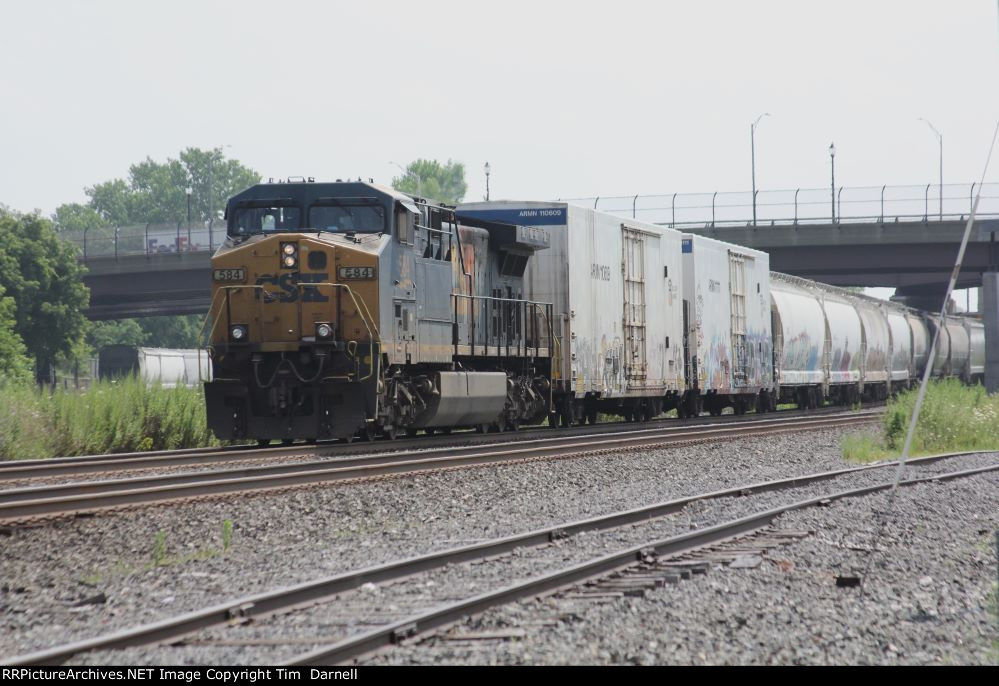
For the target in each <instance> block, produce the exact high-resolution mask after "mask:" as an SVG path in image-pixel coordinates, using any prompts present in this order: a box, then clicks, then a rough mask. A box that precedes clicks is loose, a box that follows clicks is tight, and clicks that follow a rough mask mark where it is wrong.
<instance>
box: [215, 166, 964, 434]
mask: <svg viewBox="0 0 999 686" xmlns="http://www.w3.org/2000/svg"><path fill="white" fill-rule="evenodd" d="M226 222H227V238H226V240H225V242H224V243H223V245H222V246H221V247H220V248H219V250H218V252H217V253H216V254H215V255H214V257H213V258H212V304H211V309H210V311H209V313H208V322H209V324H210V325H209V327H208V330H209V336H210V353H211V358H212V372H213V377H212V380H211V381H209V382H207V383H206V384H205V396H206V402H207V412H208V423H209V426H210V427H211V428H212V430H213V431H214V432H215V434H216V435H217V436H218V437H219V438H223V439H246V438H249V439H257V440H258V441H260V442H268V441H270V440H272V439H280V440H283V441H285V442H291V441H294V440H299V439H301V440H306V441H312V440H318V439H331V438H342V439H346V440H352V439H353V438H354V437H356V436H365V437H367V438H375V437H377V436H386V437H389V438H394V437H395V436H396V435H398V434H399V433H403V432H404V433H407V434H409V435H414V434H415V433H417V432H418V431H421V430H422V431H424V432H426V433H434V432H437V431H442V432H447V431H450V430H451V429H453V428H458V427H474V428H477V429H478V430H480V431H503V430H506V429H516V428H518V427H519V426H520V425H521V424H537V423H540V422H542V421H543V420H545V419H547V420H548V422H549V424H551V425H552V426H557V425H562V426H568V425H571V424H575V423H582V422H591V423H592V422H595V421H596V417H597V414H598V413H605V414H612V415H617V416H620V417H623V418H625V419H628V420H639V419H650V418H652V417H654V416H657V415H659V414H661V413H662V412H663V411H666V410H670V409H676V410H677V413H678V414H679V415H680V416H681V417H687V416H693V415H698V414H700V413H701V412H702V411H708V412H710V413H712V414H720V413H721V412H722V411H723V410H724V409H725V408H727V407H732V408H733V410H734V411H735V412H736V413H738V414H742V413H744V412H746V411H748V410H750V409H753V410H756V411H763V412H765V411H769V410H772V409H774V408H775V407H776V406H777V404H778V403H780V402H795V403H797V404H799V405H800V406H803V407H811V406H815V405H818V404H819V403H821V402H823V401H825V400H835V401H839V402H844V403H848V402H856V401H857V400H860V399H865V398H866V399H876V398H882V397H885V396H887V395H888V394H890V393H892V392H894V391H896V390H898V389H899V388H903V387H905V386H908V385H909V384H910V383H911V382H912V381H913V380H914V379H915V378H917V377H918V375H919V374H920V373H921V370H922V368H923V366H924V365H925V364H932V365H933V371H934V374H936V375H949V376H961V377H962V378H965V379H966V380H968V381H975V380H977V379H978V378H980V377H981V376H982V374H983V368H984V333H983V328H982V325H981V323H980V322H978V321H976V320H972V319H967V318H948V319H947V321H946V322H945V324H944V330H943V331H942V336H941V345H940V346H939V348H938V353H937V355H936V357H935V359H934V360H932V361H931V360H928V359H927V356H928V350H929V342H930V335H931V334H932V333H933V331H932V328H931V327H932V323H931V321H930V320H929V319H928V318H927V317H925V316H924V315H922V314H921V313H918V312H915V311H913V310H909V309H907V308H904V307H901V306H899V305H896V304H892V303H885V302H881V301H877V300H873V299H870V298H866V297H864V296H860V295H856V294H853V293H849V292H846V291H843V290H841V289H836V288H832V287H827V286H822V285H820V284H815V283H812V282H808V281H804V280H801V279H796V278H794V277H787V276H783V275H778V274H771V272H770V270H769V260H768V257H767V255H766V254H765V253H762V252H759V251H754V250H750V249H747V248H743V247H739V246H735V245H730V244H727V243H722V242H719V241H715V240H712V239H709V238H704V237H700V236H696V235H693V234H684V233H681V232H678V231H675V230H673V229H670V228H666V227H663V226H658V225H654V224H646V223H643V222H639V221H635V220H632V219H622V218H620V217H615V216H611V215H608V214H604V213H601V212H597V211H595V210H591V209H586V208H582V207H577V206H573V205H569V204H566V203H532V202H527V203H525V202H492V203H472V204H466V205H461V206H459V207H457V208H450V207H442V206H437V205H434V204H433V203H430V202H427V201H424V200H422V199H419V198H414V197H412V196H409V195H405V194H402V193H399V192H397V191H395V190H392V189H389V188H384V187H381V186H377V185H375V184H372V183H362V182H360V181H358V182H337V183H313V182H301V183H299V182H290V183H266V184H259V185H256V186H253V187H252V188H249V189H247V190H246V191H244V192H242V193H240V194H238V195H236V196H234V197H233V198H231V199H230V200H229V202H228V204H227V207H226Z"/></svg>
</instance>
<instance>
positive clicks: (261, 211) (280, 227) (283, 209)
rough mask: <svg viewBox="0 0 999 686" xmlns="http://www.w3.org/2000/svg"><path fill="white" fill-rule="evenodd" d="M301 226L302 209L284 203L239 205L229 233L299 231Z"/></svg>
mask: <svg viewBox="0 0 999 686" xmlns="http://www.w3.org/2000/svg"><path fill="white" fill-rule="evenodd" d="M301 228H302V212H301V210H299V208H297V207H290V206H283V205H282V206H265V207H237V208H236V209H235V211H234V212H233V216H232V219H230V220H229V235H230V236H232V237H234V238H236V237H241V236H254V235H256V234H261V233H281V232H288V231H298V230H300V229H301Z"/></svg>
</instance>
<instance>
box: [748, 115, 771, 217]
mask: <svg viewBox="0 0 999 686" xmlns="http://www.w3.org/2000/svg"><path fill="white" fill-rule="evenodd" d="M769 116H770V113H769V112H764V113H763V114H761V115H760V116H758V117H757V118H756V121H754V122H753V123H752V124H750V125H749V148H750V154H751V155H752V167H753V226H756V126H757V125H758V124H759V123H760V120H761V119H763V117H769Z"/></svg>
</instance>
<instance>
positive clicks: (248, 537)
mask: <svg viewBox="0 0 999 686" xmlns="http://www.w3.org/2000/svg"><path fill="white" fill-rule="evenodd" d="M854 431H855V429H854ZM842 433H843V432H842V431H832V430H828V431H819V432H814V433H811V434H795V435H783V436H777V437H769V438H765V439H761V438H748V439H742V440H739V441H735V442H729V443H713V444H704V445H697V446H688V447H683V448H672V449H669V450H662V451H649V452H643V453H628V454H619V455H609V456H600V457H593V458H584V459H576V460H566V461H557V462H541V463H531V464H522V465H510V466H502V467H486V468H479V469H472V470H461V471H454V472H445V473H437V474H430V475H422V476H418V477H414V478H405V479H393V480H388V481H383V482H376V483H366V484H352V485H337V486H333V487H329V488H323V489H310V490H303V491H297V492H294V493H291V494H285V495H281V496H253V497H247V496H242V497H237V498H231V499H228V500H225V501H213V502H199V503H190V504H187V505H183V506H179V507H156V508H149V509H144V510H137V511H134V512H129V513H125V514H120V515H108V516H98V517H94V518H90V519H79V520H74V521H60V522H55V523H52V524H49V525H45V526H40V527H34V528H25V529H14V530H12V531H10V532H8V535H6V536H5V537H3V538H2V539H0V540H2V541H3V548H4V555H3V556H2V557H0V578H2V579H3V582H2V586H0V613H2V616H3V619H4V628H5V631H4V632H2V635H0V655H13V654H19V653H24V652H28V651H30V650H36V649H40V648H43V647H47V646H50V645H54V644H56V643H61V642H65V641H67V640H73V639H79V638H85V637H90V636H93V635H95V634H98V633H105V632H107V631H110V630H113V629H117V628H122V627H125V626H131V625H134V624H137V623H141V622H147V621H152V620H154V619H159V618H162V617H165V616H170V615H174V614H178V613H180V612H183V611H187V610H192V609H197V608H201V607H205V606H207V605H209V604H215V603H218V602H222V601H223V600H226V599H229V598H232V597H235V596H239V595H244V594H247V593H254V592H260V591H263V590H268V589H272V588H276V587H280V586H284V585H289V584H292V583H296V582H299V581H305V580H309V579H313V578H316V577H319V576H324V575H328V574H332V573H336V572H339V571H344V570H347V569H351V568H356V567H359V566H364V565H370V564H375V563H378V562H384V561H388V560H391V559H397V558H399V557H402V556H408V555H411V554H418V553H422V552H428V551H431V550H436V549H441V548H446V547H452V546H455V545H460V544H463V543H468V542H471V541H475V540H481V539H486V538H493V537H496V536H501V535H507V534H510V533H515V532H519V531H524V530H526V529H530V528H535V527H538V526H543V525H546V524H556V523H559V522H562V521H566V520H567V519H576V518H583V517H589V516H594V515H597V514H603V513H607V512H612V511H616V510H620V509H624V508H627V507H635V506H638V505H643V504H651V503H654V502H659V501H662V500H667V499H670V498H675V497H679V496H682V495H690V494H693V493H696V492H700V491H704V490H709V489H715V488H722V487H725V486H733V485H738V484H743V483H747V482H749V481H755V480H763V479H770V478H777V477H781V476H788V475H790V474H805V473H812V472H816V471H821V470H825V469H835V468H841V467H843V466H845V465H844V463H843V461H842V459H841V457H840V456H839V447H838V437H839V436H840V435H841V434H842ZM227 521H228V522H231V523H232V524H231V536H227V535H226V534H224V531H225V529H226V528H227V527H226V525H225V522H227Z"/></svg>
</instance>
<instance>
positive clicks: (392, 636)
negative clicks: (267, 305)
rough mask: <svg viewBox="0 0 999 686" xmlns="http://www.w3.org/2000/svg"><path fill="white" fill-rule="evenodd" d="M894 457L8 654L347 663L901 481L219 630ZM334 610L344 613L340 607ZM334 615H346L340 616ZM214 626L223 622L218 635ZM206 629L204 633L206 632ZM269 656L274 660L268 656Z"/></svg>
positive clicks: (648, 572)
mask: <svg viewBox="0 0 999 686" xmlns="http://www.w3.org/2000/svg"><path fill="white" fill-rule="evenodd" d="M976 454H979V453H953V454H946V455H937V456H931V457H924V458H916V459H913V460H911V462H910V465H911V466H912V467H914V468H917V469H920V468H925V467H928V466H930V465H934V464H935V463H938V462H945V461H950V460H953V459H955V458H960V457H966V456H970V455H976ZM894 465H895V463H879V464H874V465H867V466H862V467H854V468H849V469H841V470H836V471H831V472H822V473H817V474H809V475H802V476H796V477H791V478H787V479H780V480H775V481H768V482H759V483H751V484H745V485H742V486H738V487H735V488H728V489H724V490H719V491H713V492H710V493H702V494H698V495H694V496H690V497H685V498H680V499H676V500H671V501H668V502H664V503H659V504H656V505H651V506H647V507H642V508H637V509H632V510H627V511H622V512H617V513H613V514H609V515H605V516H601V517H595V518H592V519H587V520H583V521H576V522H570V523H563V524H559V525H557V526H552V527H546V528H543V529H538V530H535V531H530V532H527V533H523V534H518V535H513V536H507V537H504V538H499V539H493V540H489V541H484V542H479V543H476V544H473V545H467V546H462V547H458V548H452V549H449V550H444V551H440V552H435V553H431V554H427V555H422V556H418V557H413V558H407V559H403V560H399V561H395V562H390V563H386V564H381V565H377V566H372V567H367V568H364V569H359V570H355V571H351V572H347V573H342V574H338V575H336V576H331V577H327V578H323V579H318V580H316V581H312V582H308V583H303V584H299V585H296V586H293V587H290V588H284V589H280V590H276V591H271V592H267V593H261V594H256V595H252V596H247V597H243V598H237V599H234V600H231V601H228V602H226V603H223V604H220V605H216V606H214V607H210V608H207V609H203V610H198V611H195V612H189V613H186V614H183V615H179V616H176V617H171V618H168V619H165V620H161V621H157V622H154V623H151V624H146V625H143V626H139V627H135V628H131V629H126V630H122V631H118V632H116V633H113V634H109V635H106V636H101V637H98V638H93V639H88V640H83V641H77V642H74V643H69V644H65V645H60V646H56V647H53V648H50V649H46V650H41V651H38V652H34V653H30V654H25V655H21V656H18V657H15V658H13V659H12V660H10V661H9V662H8V663H7V664H9V665H12V666H24V665H44V664H61V663H63V662H65V661H67V660H69V659H70V658H72V657H73V656H75V655H79V654H81V653H85V652H89V651H111V650H118V649H122V648H127V647H134V646H152V645H161V646H185V645H206V644H208V645H212V644H214V645H237V646H248V645H250V646H262V645H272V646H274V645H283V646H285V647H287V646H292V647H294V646H308V647H311V648H313V649H312V650H309V651H308V652H302V653H300V654H298V655H295V656H294V657H293V658H291V659H289V660H288V661H287V664H289V665H318V664H333V663H344V662H348V661H351V660H355V659H357V658H359V657H361V656H363V655H365V654H368V653H370V652H372V651H375V650H378V649H380V648H384V647H386V646H390V645H392V644H393V643H396V642H400V641H403V640H406V639H409V638H413V637H415V636H417V635H426V634H427V633H428V632H433V631H437V630H440V629H441V628H443V627H445V626H447V625H449V624H451V623H453V622H455V621H459V620H461V619H463V618H465V617H468V616H470V615H474V614H476V613H479V612H481V611H483V610H486V609H488V608H491V607H496V606H498V605H502V604H506V603H509V602H512V601H515V600H518V599H522V598H530V597H535V596H538V595H540V594H545V593H550V592H553V591H559V590H565V589H572V588H574V587H578V585H579V584H581V583H583V582H586V581H588V580H590V581H592V580H597V579H602V581H601V582H600V583H598V584H596V591H595V593H597V594H602V595H607V594H608V591H609V592H610V593H619V589H620V588H621V584H624V585H629V586H630V587H642V586H647V585H648V584H650V583H651V584H654V585H664V584H665V583H674V582H675V581H676V579H678V578H680V577H682V576H683V575H684V573H686V574H690V573H691V572H693V573H696V572H697V565H695V564H692V563H690V562H689V556H690V555H691V554H692V553H694V552H696V551H703V550H708V549H711V548H712V547H715V546H718V545H720V544H725V543H726V542H732V541H743V540H746V538H745V537H747V536H753V535H759V534H760V533H761V532H768V527H770V526H771V525H772V524H773V522H774V520H775V519H776V518H778V517H780V516H781V515H782V514H785V513H788V512H792V511H795V510H801V509H805V508H809V507H814V506H818V505H827V504H829V503H831V502H832V501H835V500H838V499H843V498H850V497H857V496H863V495H869V494H872V493H876V492H879V491H884V490H887V489H889V488H891V485H892V481H891V478H885V479H884V480H882V481H878V482H876V483H874V484H868V485H865V486H862V487H860V488H856V487H854V488H849V489H845V490H832V491H830V492H828V493H824V494H822V495H819V496H813V497H808V498H805V499H802V500H796V501H793V502H790V503H786V504H783V505H780V506H778V507H769V508H766V509H762V510H759V511H757V512H754V513H753V514H751V515H748V516H742V517H738V518H736V519H732V520H729V521H725V522H722V523H716V524H712V525H709V526H705V527H700V528H697V529H695V530H693V531H689V532H685V533H682V534H680V535H674V536H670V537H667V538H663V539H652V540H645V541H643V542H642V543H641V544H639V545H629V546H625V547H623V548H621V549H619V550H617V551H616V552H614V553H612V554H604V555H601V556H599V557H596V558H591V559H586V560H585V561H583V562H579V563H575V564H570V565H569V566H564V567H562V568H560V569H556V570H555V571H550V572H546V573H543V574H540V575H534V576H531V577H530V578H527V579H524V580H522V581H520V582H517V583H514V584H510V585H508V586H505V587H502V588H498V589H492V590H489V591H487V592H485V593H479V594H477V595H471V594H468V593H466V594H465V597H462V598H460V599H457V600H451V601H448V602H444V603H442V604H439V603H434V604H432V605H431V606H430V607H422V608H420V609H416V608H414V607H412V606H410V607H408V608H402V609H397V610H396V612H395V616H393V617H384V616H382V621H381V622H380V624H379V625H378V626H376V627H374V628H371V629H368V630H362V631H356V630H353V631H351V628H353V627H355V626H356V624H357V622H352V621H340V623H339V626H341V628H342V631H341V633H342V634H345V635H342V636H340V637H336V638H333V639H330V638H328V637H327V638H323V637H319V636H316V635H315V634H314V633H313V635H312V636H311V637H309V636H306V637H298V638H291V639H287V638H286V639H275V638H270V639H267V638H264V639H260V638H239V637H236V638H230V639H226V638H221V639H220V638H218V632H219V631H222V632H223V635H225V633H228V632H236V631H238V630H239V629H240V628H241V627H243V628H245V627H266V622H267V621H273V620H278V619H280V618H282V617H287V616H292V615H294V614H296V613H302V612H307V611H308V610H309V609H311V608H315V607H317V606H323V607H327V608H328V607H330V605H329V604H330V603H331V602H332V601H336V606H337V607H339V606H348V607H350V606H351V605H352V604H353V606H355V607H359V606H363V605H368V606H370V605H371V601H370V599H365V598H364V597H353V598H352V597H351V594H357V593H361V592H363V590H364V589H365V588H366V587H370V586H372V585H374V584H380V585H382V586H383V587H390V586H391V585H392V584H393V583H394V584H401V583H409V582H411V581H412V580H413V579H414V578H416V577H417V575H420V574H424V573H430V572H432V573H433V577H434V578H439V575H442V574H443V573H444V572H443V570H445V568H448V569H455V568H457V567H458V566H460V565H469V564H486V563H488V562H489V561H503V559H504V558H505V557H506V558H508V557H509V556H510V554H511V553H514V554H515V551H518V550H519V551H521V552H522V553H523V551H528V550H537V549H544V548H548V547H550V546H551V544H553V542H558V541H564V540H567V539H568V538H570V537H574V536H577V535H579V534H582V533H584V532H600V531H606V530H611V529H620V528H621V527H625V526H628V525H634V526H644V525H648V524H652V523H655V522H656V521H658V520H663V519H665V518H668V517H669V516H671V515H674V514H677V513H680V512H682V511H683V510H684V508H686V507H688V506H690V505H692V504H695V503H700V502H705V501H711V500H717V499H722V498H734V497H743V498H745V497H751V496H755V495H760V494H765V493H771V492H775V491H782V490H787V489H794V488H800V487H805V486H810V485H813V484H820V483H830V482H834V481H836V480H837V479H848V478H850V477H854V476H855V475H864V474H870V473H879V472H880V473H884V474H885V477H890V476H892V474H891V471H890V470H891V468H893V467H894ZM995 471H999V464H988V465H986V466H978V467H975V468H972V469H959V470H949V471H944V472H939V473H933V474H928V475H923V476H917V477H914V478H909V479H907V480H905V481H903V482H902V485H903V486H911V485H914V484H919V483H927V482H931V481H943V480H949V479H959V478H964V477H969V476H974V475H979V474H983V473H987V472H995ZM645 533H649V532H639V534H640V535H644V534H645ZM764 535H766V536H769V541H768V542H765V543H763V544H760V543H757V545H758V546H759V547H764V548H765V547H767V546H768V545H774V544H775V543H773V539H774V538H778V539H779V538H780V537H781V534H779V533H773V532H769V533H766V534H764ZM800 535H807V533H805V534H797V533H795V534H793V535H789V536H785V538H794V537H798V536H800ZM778 543H779V540H778ZM556 545H557V543H556ZM684 556H687V560H686V561H682V558H683V557H684ZM684 570H686V572H685V571H684ZM622 575H623V576H622ZM609 577H610V578H609ZM615 579H623V581H616V580H615ZM601 584H602V585H601ZM608 587H609V588H608ZM616 589H617V590H616ZM589 592H590V593H591V594H592V593H594V591H593V590H591V591H589ZM452 593H453V591H452ZM459 595H460V594H459ZM317 609H318V608H317ZM333 610H335V607H334V608H331V609H330V610H327V611H324V613H323V619H324V624H326V625H329V624H330V623H331V622H330V620H329V614H331V611H333ZM332 614H336V613H335V612H332ZM369 614H370V613H369ZM369 621H370V617H369ZM332 623H334V624H336V623H337V622H332ZM205 632H208V633H209V635H208V636H207V637H205ZM212 632H215V633H214V635H213V634H212ZM199 634H200V635H201V636H202V637H203V638H200V639H199V638H198V635H199ZM261 659H264V660H266V658H261ZM119 661H120V659H119Z"/></svg>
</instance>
